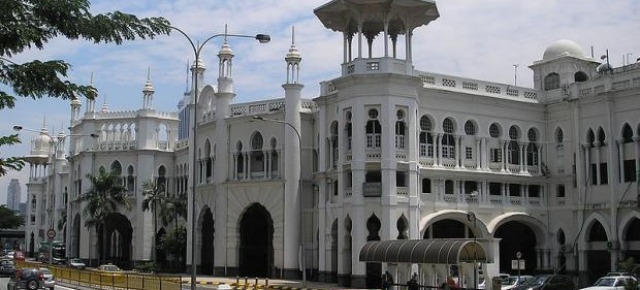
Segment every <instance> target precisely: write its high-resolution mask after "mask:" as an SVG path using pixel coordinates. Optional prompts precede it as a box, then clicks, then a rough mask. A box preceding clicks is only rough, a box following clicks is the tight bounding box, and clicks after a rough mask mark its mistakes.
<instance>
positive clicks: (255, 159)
mask: <svg viewBox="0 0 640 290" xmlns="http://www.w3.org/2000/svg"><path fill="white" fill-rule="evenodd" d="M262 145H263V140H262V134H260V132H255V133H254V134H253V136H252V137H251V161H250V162H251V163H250V168H251V173H252V176H251V177H253V174H254V173H255V174H257V173H260V172H262V173H263V174H264V165H265V163H264V152H263V151H262ZM256 177H263V176H256Z"/></svg>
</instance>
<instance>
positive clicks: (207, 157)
mask: <svg viewBox="0 0 640 290" xmlns="http://www.w3.org/2000/svg"><path fill="white" fill-rule="evenodd" d="M202 162H204V166H205V170H204V171H205V176H206V178H207V181H208V179H209V178H211V176H212V174H213V161H212V159H211V142H210V141H209V139H207V140H206V141H204V160H203V161H202Z"/></svg>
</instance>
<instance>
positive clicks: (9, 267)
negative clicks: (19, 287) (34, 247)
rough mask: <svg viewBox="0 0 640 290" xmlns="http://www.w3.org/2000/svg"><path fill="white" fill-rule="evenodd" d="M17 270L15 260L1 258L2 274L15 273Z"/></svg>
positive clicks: (0, 272) (0, 268) (0, 269)
mask: <svg viewBox="0 0 640 290" xmlns="http://www.w3.org/2000/svg"><path fill="white" fill-rule="evenodd" d="M15 270H16V264H15V262H14V261H13V260H9V259H3V260H0V274H1V275H13V273H14V272H15Z"/></svg>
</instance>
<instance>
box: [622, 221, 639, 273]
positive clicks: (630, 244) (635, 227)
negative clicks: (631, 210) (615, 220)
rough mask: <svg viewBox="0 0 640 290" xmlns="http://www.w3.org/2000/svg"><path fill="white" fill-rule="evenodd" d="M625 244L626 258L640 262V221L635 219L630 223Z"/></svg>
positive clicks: (625, 236)
mask: <svg viewBox="0 0 640 290" xmlns="http://www.w3.org/2000/svg"><path fill="white" fill-rule="evenodd" d="M624 242H625V243H626V245H625V249H626V252H625V253H624V254H625V258H628V257H633V258H634V260H635V261H636V262H638V261H640V219H638V218H633V219H632V220H631V221H629V223H628V226H627V229H626V231H625V235H624Z"/></svg>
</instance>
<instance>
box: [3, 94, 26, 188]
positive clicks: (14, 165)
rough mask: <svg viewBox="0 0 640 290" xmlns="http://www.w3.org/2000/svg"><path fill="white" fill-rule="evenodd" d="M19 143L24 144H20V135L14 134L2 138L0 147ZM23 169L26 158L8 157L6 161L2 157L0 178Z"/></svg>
mask: <svg viewBox="0 0 640 290" xmlns="http://www.w3.org/2000/svg"><path fill="white" fill-rule="evenodd" d="M0 93H1V92H0ZM0 98H1V97H0ZM0 102H1V101H0ZM18 143H22V142H20V139H18V134H13V135H9V136H0V147H2V146H5V145H13V144H18ZM22 167H24V158H21V157H8V158H6V159H4V158H2V157H1V156H0V177H1V176H4V175H6V174H7V171H8V170H9V169H12V170H21V169H22Z"/></svg>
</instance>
